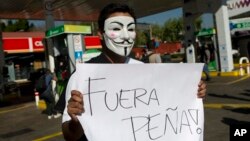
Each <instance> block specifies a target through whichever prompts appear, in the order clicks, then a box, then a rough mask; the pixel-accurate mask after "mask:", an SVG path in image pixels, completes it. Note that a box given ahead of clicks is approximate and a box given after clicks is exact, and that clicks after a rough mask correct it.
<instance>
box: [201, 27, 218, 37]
mask: <svg viewBox="0 0 250 141" xmlns="http://www.w3.org/2000/svg"><path fill="white" fill-rule="evenodd" d="M214 34H215V29H214V28H209V29H202V30H201V31H199V32H198V33H197V34H196V36H208V35H214Z"/></svg>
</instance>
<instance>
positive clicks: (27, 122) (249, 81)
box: [0, 76, 250, 141]
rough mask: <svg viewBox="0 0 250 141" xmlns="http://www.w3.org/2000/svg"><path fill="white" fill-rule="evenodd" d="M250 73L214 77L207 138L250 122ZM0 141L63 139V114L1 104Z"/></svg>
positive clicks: (224, 136)
mask: <svg viewBox="0 0 250 141" xmlns="http://www.w3.org/2000/svg"><path fill="white" fill-rule="evenodd" d="M249 86H250V77H249V76H242V77H239V76H237V77H235V76H233V77H221V76H216V77H212V79H211V81H208V82H207V96H206V98H205V99H204V107H205V110H204V112H205V113H204V116H205V126H204V141H229V136H230V135H229V127H230V125H231V124H238V123H247V124H250V87H249ZM0 121H1V124H0V141H62V140H64V139H63V136H62V132H61V117H60V118H57V119H51V120H48V119H47V116H46V115H44V114H42V113H41V110H40V109H37V107H36V106H35V102H33V101H31V102H25V103H21V104H17V105H12V106H7V107H2V108H0Z"/></svg>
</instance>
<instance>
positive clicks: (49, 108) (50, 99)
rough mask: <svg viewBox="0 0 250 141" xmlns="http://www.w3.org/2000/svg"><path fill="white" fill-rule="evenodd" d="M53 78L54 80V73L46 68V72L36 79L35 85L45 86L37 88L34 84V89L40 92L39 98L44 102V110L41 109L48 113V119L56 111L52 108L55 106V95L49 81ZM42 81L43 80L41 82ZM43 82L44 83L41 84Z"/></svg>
mask: <svg viewBox="0 0 250 141" xmlns="http://www.w3.org/2000/svg"><path fill="white" fill-rule="evenodd" d="M53 80H56V78H55V77H54V75H53V74H52V73H51V71H50V70H49V69H46V72H45V74H44V75H42V76H41V77H40V78H39V80H38V81H40V82H38V84H36V85H45V88H44V89H43V88H42V89H38V87H37V86H36V91H38V92H39V93H40V98H41V99H43V100H44V101H45V103H46V110H45V111H43V113H45V114H47V115H48V119H52V117H53V115H56V111H55V110H54V106H55V97H54V95H53V92H52V85H51V82H52V81H53ZM42 81H44V82H42ZM42 83H45V84H42Z"/></svg>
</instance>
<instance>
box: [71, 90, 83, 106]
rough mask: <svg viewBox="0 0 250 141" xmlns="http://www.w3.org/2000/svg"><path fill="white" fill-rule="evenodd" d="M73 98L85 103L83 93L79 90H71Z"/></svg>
mask: <svg viewBox="0 0 250 141" xmlns="http://www.w3.org/2000/svg"><path fill="white" fill-rule="evenodd" d="M71 98H72V99H73V100H74V101H76V102H79V103H83V96H82V93H81V92H79V91H77V90H72V91H71Z"/></svg>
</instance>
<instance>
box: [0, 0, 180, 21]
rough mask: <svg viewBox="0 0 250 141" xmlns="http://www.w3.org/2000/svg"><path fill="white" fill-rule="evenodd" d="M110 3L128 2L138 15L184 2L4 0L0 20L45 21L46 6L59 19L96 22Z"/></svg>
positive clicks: (158, 11) (167, 0)
mask: <svg viewBox="0 0 250 141" xmlns="http://www.w3.org/2000/svg"><path fill="white" fill-rule="evenodd" d="M48 1H49V2H48ZM51 2H52V6H51ZM110 2H122V3H127V4H128V5H130V6H131V7H133V8H134V9H135V13H136V16H137V18H141V17H144V16H148V15H152V14H156V13H160V12H163V11H167V10H171V9H174V8H178V7H181V6H182V3H183V1H182V0H158V1H155V0H146V1H145V0H6V1H2V3H1V5H0V11H1V13H0V19H32V20H44V19H45V13H44V9H45V8H46V9H49V10H52V11H53V16H54V19H55V20H58V21H60V20H62V21H96V19H97V17H98V14H99V11H100V9H102V7H103V6H104V5H106V4H108V3H110Z"/></svg>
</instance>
